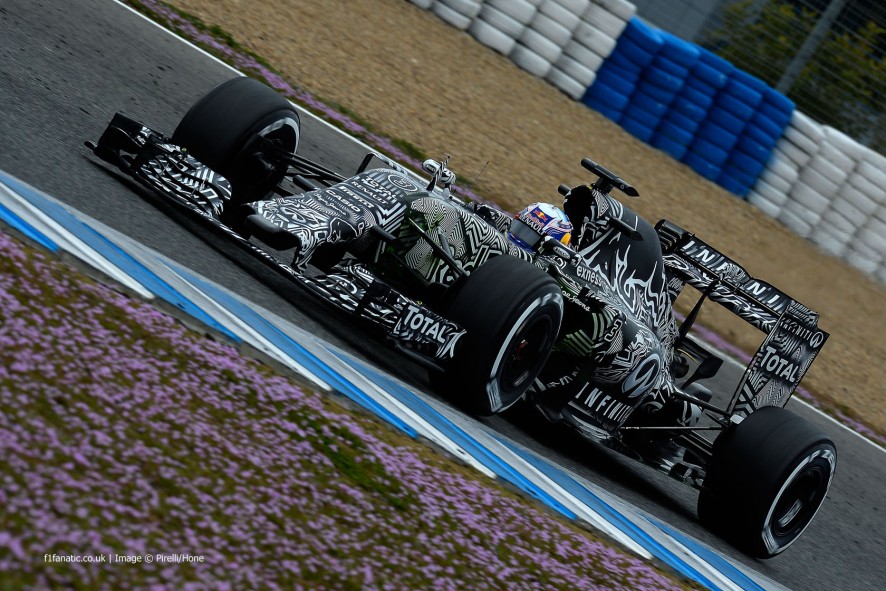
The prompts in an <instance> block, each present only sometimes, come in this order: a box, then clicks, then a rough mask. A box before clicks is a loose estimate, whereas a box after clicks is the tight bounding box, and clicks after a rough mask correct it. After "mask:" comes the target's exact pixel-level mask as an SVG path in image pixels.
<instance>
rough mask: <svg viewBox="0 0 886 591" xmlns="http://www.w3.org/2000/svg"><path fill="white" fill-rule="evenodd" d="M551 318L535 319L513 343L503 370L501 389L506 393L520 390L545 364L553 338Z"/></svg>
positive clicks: (519, 333) (505, 359) (506, 355)
mask: <svg viewBox="0 0 886 591" xmlns="http://www.w3.org/2000/svg"><path fill="white" fill-rule="evenodd" d="M551 332H552V324H551V321H550V319H549V318H547V317H541V318H535V319H534V320H533V321H532V322H530V323H529V325H528V326H526V327H525V328H524V329H523V330H521V331H519V332H518V333H517V335H516V337H515V338H514V339H513V340H512V341H511V344H510V346H509V347H508V350H507V352H506V353H505V358H504V363H502V369H501V379H500V382H501V389H502V390H503V391H505V392H508V391H513V390H516V389H518V388H520V387H521V386H522V385H523V384H524V383H525V382H526V380H527V379H528V378H529V377H530V376H533V375H535V373H537V372H536V370H538V369H539V367H540V366H541V364H542V363H543V362H544V351H545V348H546V346H547V343H548V341H549V340H550V338H551Z"/></svg>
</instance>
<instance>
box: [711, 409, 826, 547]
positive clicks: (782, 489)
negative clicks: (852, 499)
mask: <svg viewBox="0 0 886 591" xmlns="http://www.w3.org/2000/svg"><path fill="white" fill-rule="evenodd" d="M836 462H837V450H836V447H835V446H834V443H833V441H831V439H830V438H829V437H828V436H827V435H825V434H824V433H823V432H822V431H820V430H819V429H818V428H817V427H815V426H814V425H812V424H811V423H809V422H808V421H805V420H804V419H802V418H800V417H798V416H797V415H795V414H793V413H791V412H789V411H787V410H785V409H783V408H778V407H772V406H767V407H763V408H760V409H758V410H756V411H754V412H753V413H751V414H750V415H749V416H748V417H746V418H745V419H744V420H743V421H742V422H741V423H739V424H738V425H734V426H732V427H730V428H729V429H728V430H727V431H725V432H724V433H723V434H722V435H720V437H718V438H717V440H716V441H715V442H714V448H713V456H712V458H711V462H710V464H709V465H708V468H707V473H706V476H705V480H704V485H703V487H702V490H701V493H700V494H699V497H698V515H699V518H700V520H701V522H702V523H703V524H704V525H705V526H706V527H708V528H709V529H711V530H712V531H714V532H715V533H717V534H718V535H720V536H721V537H722V538H724V539H725V540H727V541H729V542H730V543H732V544H733V545H734V546H736V547H737V548H738V549H740V550H742V551H743V552H745V553H747V554H749V555H751V556H754V557H756V558H772V557H773V556H776V555H777V554H779V553H781V552H783V551H784V550H785V549H786V548H787V547H788V546H790V545H791V544H792V543H793V542H794V541H796V539H797V538H799V537H800V534H802V533H803V531H804V530H805V529H806V527H807V526H808V525H809V523H810V522H811V521H812V519H813V517H815V514H816V513H818V510H819V509H820V508H821V505H822V503H823V502H824V499H825V497H826V496H827V493H828V489H829V488H830V485H831V480H832V479H833V477H834V470H835V468H836Z"/></svg>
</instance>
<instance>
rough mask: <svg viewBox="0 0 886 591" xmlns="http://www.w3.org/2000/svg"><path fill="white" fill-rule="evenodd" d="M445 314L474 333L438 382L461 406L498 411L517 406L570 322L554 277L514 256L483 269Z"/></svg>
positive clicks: (435, 381)
mask: <svg viewBox="0 0 886 591" xmlns="http://www.w3.org/2000/svg"><path fill="white" fill-rule="evenodd" d="M457 289H458V291H457V292H456V293H455V295H454V296H453V298H452V300H451V301H450V302H449V304H448V306H446V309H445V311H444V312H443V315H444V316H445V317H446V318H448V319H450V320H452V321H453V322H456V323H458V324H459V325H460V326H461V327H462V328H464V329H465V330H466V331H467V334H466V335H464V336H463V337H462V340H461V341H460V342H459V343H458V344H457V345H456V347H455V350H456V354H455V358H454V359H452V361H451V363H450V365H449V367H448V368H447V371H446V372H445V373H442V374H441V373H437V372H434V373H432V374H431V381H432V383H433V385H434V387H435V388H436V389H437V390H438V391H439V392H440V393H441V394H443V395H444V396H446V397H447V398H448V399H450V400H453V401H454V402H455V403H456V404H458V405H459V406H461V407H463V408H465V409H466V410H468V411H470V412H473V413H476V414H479V415H492V414H497V413H500V412H503V411H505V410H507V409H508V408H509V407H510V406H511V405H513V404H514V403H516V402H517V401H518V400H520V398H521V397H522V396H523V394H524V393H525V392H526V389H527V388H528V387H529V386H530V385H531V384H532V382H533V381H534V380H535V378H536V377H537V376H538V373H539V372H540V371H541V368H542V366H543V365H544V363H545V361H547V358H548V355H549V354H550V352H551V347H553V346H554V341H555V340H556V338H557V333H558V332H559V330H560V323H561V321H562V320H563V294H562V293H561V292H560V288H559V287H558V286H557V283H556V282H555V281H554V279H553V278H552V277H551V276H549V275H547V274H546V273H544V272H543V271H542V270H541V269H539V268H537V267H534V266H532V265H531V264H529V263H527V262H526V261H524V260H521V259H518V258H514V257H510V256H507V255H502V256H498V257H495V258H492V259H490V260H489V261H487V262H486V263H485V264H483V265H482V266H480V267H478V268H477V269H475V270H474V271H473V273H472V274H471V275H470V277H468V279H467V280H466V282H465V283H464V284H463V285H461V286H460V287H458V288H457Z"/></svg>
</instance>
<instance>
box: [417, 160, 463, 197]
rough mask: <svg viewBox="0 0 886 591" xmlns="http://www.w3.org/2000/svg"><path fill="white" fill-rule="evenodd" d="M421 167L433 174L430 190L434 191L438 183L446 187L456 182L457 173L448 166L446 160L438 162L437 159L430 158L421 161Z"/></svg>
mask: <svg viewBox="0 0 886 591" xmlns="http://www.w3.org/2000/svg"><path fill="white" fill-rule="evenodd" d="M447 159H448V156H447ZM421 168H422V170H424V171H425V172H427V173H428V174H430V175H431V182H430V183H429V184H428V191H432V190H433V189H434V187H435V186H437V185H438V184H440V185H442V186H443V187H444V188H449V187H451V186H452V185H453V184H454V183H455V173H454V172H452V171H451V170H449V169H448V168H446V161H443V162H437V161H436V160H433V159H431V158H428V159H427V160H425V161H424V162H422V163H421Z"/></svg>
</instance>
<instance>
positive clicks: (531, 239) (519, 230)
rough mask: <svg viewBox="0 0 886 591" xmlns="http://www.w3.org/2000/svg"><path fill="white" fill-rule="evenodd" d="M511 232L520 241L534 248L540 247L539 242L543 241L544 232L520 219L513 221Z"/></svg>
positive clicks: (527, 246)
mask: <svg viewBox="0 0 886 591" xmlns="http://www.w3.org/2000/svg"><path fill="white" fill-rule="evenodd" d="M510 232H511V236H513V237H514V238H515V239H516V240H517V241H518V242H520V243H522V244H524V245H525V246H526V248H531V249H532V250H535V249H536V248H538V244H539V243H540V242H541V237H542V234H541V233H540V232H539V231H538V230H536V229H534V228H532V227H530V226H528V225H527V224H525V223H523V222H521V221H520V220H518V219H515V220H514V221H513V222H511V230H510Z"/></svg>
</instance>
